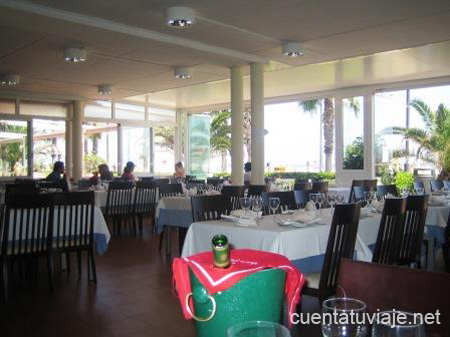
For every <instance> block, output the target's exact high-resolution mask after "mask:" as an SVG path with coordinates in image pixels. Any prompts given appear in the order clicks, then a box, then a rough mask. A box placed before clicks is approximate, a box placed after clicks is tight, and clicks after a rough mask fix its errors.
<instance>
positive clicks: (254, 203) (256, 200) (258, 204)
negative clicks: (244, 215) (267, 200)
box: [252, 197, 263, 215]
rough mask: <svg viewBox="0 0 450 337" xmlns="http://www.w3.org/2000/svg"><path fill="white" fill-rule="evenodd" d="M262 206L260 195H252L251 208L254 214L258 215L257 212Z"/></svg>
mask: <svg viewBox="0 0 450 337" xmlns="http://www.w3.org/2000/svg"><path fill="white" fill-rule="evenodd" d="M262 208H263V202H262V199H261V197H254V198H253V199H252V209H253V211H254V212H256V215H258V213H259V212H261V210H262Z"/></svg>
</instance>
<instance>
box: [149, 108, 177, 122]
mask: <svg viewBox="0 0 450 337" xmlns="http://www.w3.org/2000/svg"><path fill="white" fill-rule="evenodd" d="M148 119H149V121H152V122H171V123H176V121H177V113H176V111H175V110H169V109H162V108H153V107H151V108H149V110H148Z"/></svg>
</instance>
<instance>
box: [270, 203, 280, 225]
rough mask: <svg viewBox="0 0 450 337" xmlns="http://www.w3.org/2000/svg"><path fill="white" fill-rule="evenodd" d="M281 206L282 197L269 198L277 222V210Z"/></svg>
mask: <svg viewBox="0 0 450 337" xmlns="http://www.w3.org/2000/svg"><path fill="white" fill-rule="evenodd" d="M279 207H280V198H278V197H273V198H269V208H270V210H271V211H272V214H273V221H274V222H275V223H276V212H277V211H278V208H279Z"/></svg>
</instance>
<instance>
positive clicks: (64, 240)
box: [53, 191, 97, 283]
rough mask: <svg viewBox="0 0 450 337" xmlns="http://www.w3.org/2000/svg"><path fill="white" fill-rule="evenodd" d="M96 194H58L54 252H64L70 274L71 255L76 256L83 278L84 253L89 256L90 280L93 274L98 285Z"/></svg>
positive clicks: (56, 195) (79, 273)
mask: <svg viewBox="0 0 450 337" xmlns="http://www.w3.org/2000/svg"><path fill="white" fill-rule="evenodd" d="M94 212H95V195H94V191H89V192H72V193H69V192H65V193H56V194H55V224H56V225H55V228H54V230H53V252H54V253H65V254H66V261H67V272H68V273H70V253H76V254H77V262H78V275H80V276H81V254H82V253H83V252H86V253H87V269H88V281H89V280H90V278H91V271H92V275H93V279H92V280H93V281H94V283H97V272H96V268H95V251H94Z"/></svg>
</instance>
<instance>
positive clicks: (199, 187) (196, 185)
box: [186, 179, 206, 193]
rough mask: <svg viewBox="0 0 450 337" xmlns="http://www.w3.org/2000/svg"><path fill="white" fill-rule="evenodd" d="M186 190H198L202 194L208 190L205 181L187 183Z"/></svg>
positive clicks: (195, 180)
mask: <svg viewBox="0 0 450 337" xmlns="http://www.w3.org/2000/svg"><path fill="white" fill-rule="evenodd" d="M186 188H188V189H191V188H196V189H197V190H198V191H199V192H200V193H201V191H204V190H205V189H206V183H205V181H204V180H198V179H193V180H190V181H189V182H188V183H186Z"/></svg>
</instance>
